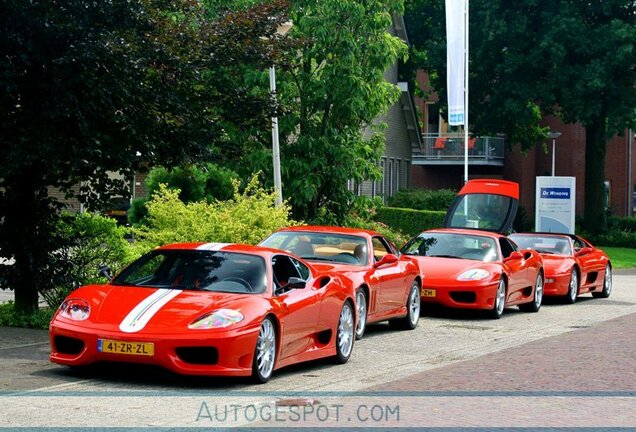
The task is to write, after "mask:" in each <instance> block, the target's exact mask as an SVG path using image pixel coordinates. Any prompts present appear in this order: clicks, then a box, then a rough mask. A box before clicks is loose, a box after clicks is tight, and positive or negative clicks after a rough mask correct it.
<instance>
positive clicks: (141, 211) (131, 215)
mask: <svg viewBox="0 0 636 432" xmlns="http://www.w3.org/2000/svg"><path fill="white" fill-rule="evenodd" d="M147 202H148V198H135V199H134V200H132V202H131V203H130V209H128V222H130V223H131V224H133V225H134V224H139V223H144V219H145V217H146V216H147V215H148V209H147V208H146V203H147Z"/></svg>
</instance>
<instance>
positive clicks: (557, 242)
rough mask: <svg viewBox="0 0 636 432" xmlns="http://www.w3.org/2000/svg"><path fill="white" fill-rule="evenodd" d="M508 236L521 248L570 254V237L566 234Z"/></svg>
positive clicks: (548, 252)
mask: <svg viewBox="0 0 636 432" xmlns="http://www.w3.org/2000/svg"><path fill="white" fill-rule="evenodd" d="M509 237H510V239H511V240H512V241H514V242H515V243H517V245H518V246H519V248H521V249H533V250H535V251H537V252H539V253H543V254H555V255H572V246H571V244H570V239H569V238H568V237H566V236H541V235H519V234H512V235H511V236H509Z"/></svg>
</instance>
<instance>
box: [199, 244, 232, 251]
mask: <svg viewBox="0 0 636 432" xmlns="http://www.w3.org/2000/svg"><path fill="white" fill-rule="evenodd" d="M231 244H232V243H206V244H202V245H201V246H199V247H197V249H198V250H209V251H219V250H221V249H223V248H224V247H225V246H229V245H231Z"/></svg>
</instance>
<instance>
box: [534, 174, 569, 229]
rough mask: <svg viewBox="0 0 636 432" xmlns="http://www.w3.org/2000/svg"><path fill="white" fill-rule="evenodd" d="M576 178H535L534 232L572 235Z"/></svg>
mask: <svg viewBox="0 0 636 432" xmlns="http://www.w3.org/2000/svg"><path fill="white" fill-rule="evenodd" d="M575 212H576V178H574V177H537V192H536V200H535V215H534V216H535V217H534V220H535V231H536V232H558V233H569V234H574V229H575V227H574V216H575Z"/></svg>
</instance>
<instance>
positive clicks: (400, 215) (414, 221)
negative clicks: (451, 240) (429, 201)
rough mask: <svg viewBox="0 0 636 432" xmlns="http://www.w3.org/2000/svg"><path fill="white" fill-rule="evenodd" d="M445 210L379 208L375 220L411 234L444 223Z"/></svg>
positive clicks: (437, 226)
mask: <svg viewBox="0 0 636 432" xmlns="http://www.w3.org/2000/svg"><path fill="white" fill-rule="evenodd" d="M445 216H446V212H444V211H428V210H414V209H405V208H395V207H381V208H378V210H377V213H376V216H375V220H376V221H378V222H382V223H384V224H386V225H387V226H388V227H389V228H391V229H393V230H399V231H402V232H403V233H404V234H407V235H409V236H415V235H417V234H419V233H420V232H422V231H424V230H427V229H431V228H439V227H441V226H443V225H444V217H445Z"/></svg>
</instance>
